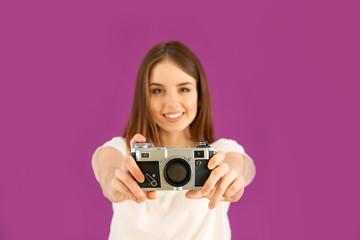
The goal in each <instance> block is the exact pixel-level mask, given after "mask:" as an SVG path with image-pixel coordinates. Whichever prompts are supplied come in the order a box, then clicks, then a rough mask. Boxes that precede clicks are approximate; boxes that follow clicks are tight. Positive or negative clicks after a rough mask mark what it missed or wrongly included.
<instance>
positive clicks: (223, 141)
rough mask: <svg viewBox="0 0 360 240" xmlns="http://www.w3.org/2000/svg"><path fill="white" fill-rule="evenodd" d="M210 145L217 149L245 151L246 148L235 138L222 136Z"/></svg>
mask: <svg viewBox="0 0 360 240" xmlns="http://www.w3.org/2000/svg"><path fill="white" fill-rule="evenodd" d="M210 146H211V147H213V148H214V149H215V151H223V152H240V153H245V151H244V148H243V147H242V146H241V145H240V144H239V143H238V142H237V141H235V140H233V139H228V138H220V139H218V140H216V141H215V142H213V143H211V144H210Z"/></svg>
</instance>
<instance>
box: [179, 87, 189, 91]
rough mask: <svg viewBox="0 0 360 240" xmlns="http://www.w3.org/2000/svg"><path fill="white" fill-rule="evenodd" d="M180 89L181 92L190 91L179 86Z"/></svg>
mask: <svg viewBox="0 0 360 240" xmlns="http://www.w3.org/2000/svg"><path fill="white" fill-rule="evenodd" d="M180 91H181V92H190V89H188V88H181V89H180Z"/></svg>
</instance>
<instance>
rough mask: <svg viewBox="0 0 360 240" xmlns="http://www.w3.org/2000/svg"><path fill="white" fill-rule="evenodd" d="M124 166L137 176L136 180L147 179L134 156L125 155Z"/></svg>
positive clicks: (142, 180)
mask: <svg viewBox="0 0 360 240" xmlns="http://www.w3.org/2000/svg"><path fill="white" fill-rule="evenodd" d="M123 167H124V169H125V170H127V171H129V172H130V173H131V175H133V176H134V177H135V179H136V181H138V182H141V183H142V182H144V181H145V177H144V174H143V173H142V172H141V170H140V168H139V166H138V165H137V164H136V161H135V159H134V158H133V157H132V156H129V155H127V156H125V157H124V159H123Z"/></svg>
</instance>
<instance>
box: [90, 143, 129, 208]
mask: <svg viewBox="0 0 360 240" xmlns="http://www.w3.org/2000/svg"><path fill="white" fill-rule="evenodd" d="M123 157H124V156H123V154H122V153H121V152H120V151H118V150H116V149H115V148H113V147H102V148H100V149H99V150H98V151H96V153H95V155H94V157H93V160H92V167H93V170H94V174H95V177H96V179H97V180H98V181H99V183H100V187H101V189H102V191H103V194H104V196H105V197H106V198H107V199H109V200H110V201H111V202H122V201H124V200H127V199H128V198H127V197H126V196H125V195H124V194H122V193H120V192H118V191H114V189H113V187H112V184H111V182H112V181H113V179H114V178H115V171H116V169H118V168H120V167H121V160H122V159H123Z"/></svg>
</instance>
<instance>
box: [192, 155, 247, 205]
mask: <svg viewBox="0 0 360 240" xmlns="http://www.w3.org/2000/svg"><path fill="white" fill-rule="evenodd" d="M229 154H232V156H231V158H234V157H235V158H239V157H242V159H243V155H242V154H240V153H229ZM224 160H225V153H224V152H222V151H219V152H217V153H216V154H215V155H214V156H213V157H212V158H211V159H210V160H209V163H208V168H209V169H212V171H211V174H210V176H209V178H208V179H207V180H206V182H205V184H204V186H203V188H202V189H201V190H190V191H188V192H187V193H186V197H187V198H191V199H199V198H204V197H206V198H208V199H209V200H210V203H209V209H214V208H215V207H216V205H217V204H218V203H219V201H230V202H236V201H238V200H239V199H240V198H241V196H242V195H243V193H244V188H245V178H244V176H243V175H242V174H240V173H243V166H244V164H241V161H240V162H238V161H239V160H238V159H236V160H237V161H233V160H235V159H232V161H231V163H233V162H235V163H236V162H237V163H238V164H236V165H237V169H236V170H235V169H234V168H232V167H231V165H230V164H229V163H227V162H225V161H224Z"/></svg>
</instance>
